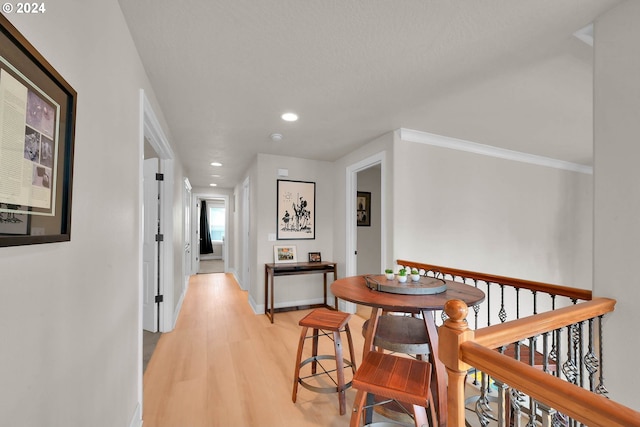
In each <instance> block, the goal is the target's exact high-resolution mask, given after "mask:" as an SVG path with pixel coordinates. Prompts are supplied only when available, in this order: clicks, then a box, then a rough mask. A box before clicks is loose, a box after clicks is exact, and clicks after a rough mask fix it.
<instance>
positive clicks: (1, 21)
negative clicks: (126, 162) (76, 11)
mask: <svg viewBox="0 0 640 427" xmlns="http://www.w3.org/2000/svg"><path fill="white" fill-rule="evenodd" d="M5 39H6V40H5ZM0 41H1V42H2V43H0V57H2V58H3V61H0V68H2V69H3V70H5V71H6V72H7V73H8V74H13V73H14V71H13V70H11V68H10V67H15V64H18V63H19V64H20V65H21V67H22V68H21V69H17V68H16V70H17V71H18V72H19V73H20V74H21V75H22V76H24V78H25V79H26V82H27V83H29V86H27V88H28V89H33V88H34V87H35V88H36V89H40V88H41V87H42V86H45V89H43V90H44V91H45V92H44V93H45V94H46V95H47V96H50V97H51V99H54V100H55V102H56V103H58V105H59V111H58V114H59V116H58V120H59V122H56V123H57V124H58V126H57V127H55V129H54V133H55V135H53V136H54V137H56V136H57V140H56V143H57V146H56V147H55V151H56V153H55V154H56V155H57V163H56V164H55V167H54V168H53V169H52V170H51V175H52V177H53V178H52V179H54V180H55V181H54V182H55V186H54V188H53V190H52V192H51V194H50V198H51V202H50V203H51V204H50V206H53V205H55V210H53V208H51V210H52V211H53V212H52V214H50V215H48V221H47V222H46V226H44V225H43V226H42V227H39V229H40V230H39V232H42V234H39V235H32V234H30V233H29V234H27V235H4V234H0V247H4V246H19V245H31V244H40V243H55V242H65V241H69V240H71V193H72V186H73V154H74V145H75V120H76V108H77V96H78V95H77V92H76V91H75V89H73V87H72V86H71V85H70V84H69V83H68V82H67V81H66V80H65V79H64V78H63V77H62V76H61V75H60V74H59V73H58V72H57V71H56V70H55V68H53V66H52V65H51V64H50V63H49V62H48V61H47V60H46V59H45V58H44V57H43V56H42V55H41V54H40V53H39V52H38V50H37V49H36V48H35V47H34V46H33V45H31V43H29V41H28V40H27V39H26V38H25V37H24V36H23V35H22V34H21V33H20V32H19V31H18V30H17V29H16V28H15V27H14V26H13V25H12V24H11V23H10V22H9V20H8V19H7V18H6V17H5V16H4V15H2V14H0ZM7 42H8V43H7ZM16 58H19V60H17V59H16ZM34 81H35V83H33V82H34ZM43 82H44V84H43ZM21 83H23V84H24V82H21ZM25 86H26V84H25ZM50 88H54V92H55V93H51V92H50ZM59 101H60V102H59ZM43 138H44V134H43ZM0 202H2V200H0ZM27 214H28V215H29V225H28V228H29V230H28V231H29V232H31V231H33V230H31V227H32V226H34V224H35V223H36V221H33V220H34V219H35V218H36V217H37V216H38V215H37V214H38V212H37V209H34V210H31V209H29V212H27ZM51 219H52V220H51ZM52 223H53V224H54V225H51V224H52Z"/></svg>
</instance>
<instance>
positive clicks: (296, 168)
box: [249, 154, 334, 313]
mask: <svg viewBox="0 0 640 427" xmlns="http://www.w3.org/2000/svg"><path fill="white" fill-rule="evenodd" d="M278 169H287V170H288V171H289V176H287V177H279V176H278ZM331 170H332V164H331V163H329V162H323V161H315V160H305V159H298V158H293V157H285V156H274V155H268V154H259V155H258V156H257V161H256V163H255V168H254V169H253V171H252V172H250V175H251V186H252V189H251V192H252V193H251V194H252V196H253V197H252V200H251V203H252V208H251V211H252V213H253V217H252V219H251V224H252V233H251V234H252V242H255V254H256V255H255V259H253V260H252V261H251V262H252V264H251V265H252V268H254V269H255V270H254V271H253V272H252V274H251V285H250V287H249V294H250V295H249V300H250V302H251V304H252V306H253V308H254V310H255V311H256V312H258V313H263V312H264V264H265V263H272V262H273V246H274V245H285V244H286V245H288V244H292V245H296V247H297V255H298V261H306V260H307V259H308V253H309V252H320V253H321V254H322V259H323V260H327V261H333V260H334V259H333V258H334V256H333V246H332V243H333V234H334V233H333V232H334V226H333V222H332V219H333V211H334V206H333V204H332V200H333V192H334V180H333V175H332V173H331V172H330V171H331ZM278 179H288V180H293V181H311V182H315V183H316V201H315V206H316V212H315V239H313V240H277V241H269V240H268V237H269V234H276V227H277V215H276V209H277V201H276V199H277V197H276V191H277V180H278ZM254 224H255V228H253V225H254ZM253 230H255V233H253ZM274 294H275V306H276V307H282V306H289V305H301V304H311V303H319V302H322V301H323V290H322V275H321V274H317V275H316V274H310V275H298V276H283V277H278V278H277V279H276V282H275V292H274ZM329 302H331V301H329Z"/></svg>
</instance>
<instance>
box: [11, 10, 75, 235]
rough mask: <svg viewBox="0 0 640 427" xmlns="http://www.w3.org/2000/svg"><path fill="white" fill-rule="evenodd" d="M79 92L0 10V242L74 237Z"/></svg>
mask: <svg viewBox="0 0 640 427" xmlns="http://www.w3.org/2000/svg"><path fill="white" fill-rule="evenodd" d="M76 98H77V93H76V91H75V90H74V89H73V88H72V87H71V85H69V83H67V82H66V81H65V80H64V78H63V77H62V76H61V75H60V74H58V72H57V71H56V70H55V69H54V68H53V67H52V66H51V64H49V63H48V62H47V60H46V59H45V58H44V57H43V56H42V55H41V54H40V53H39V52H38V51H37V50H36V49H35V48H34V47H33V46H32V45H31V44H30V43H29V42H28V41H27V40H26V38H25V37H24V36H23V35H22V34H20V32H19V31H18V30H17V29H16V28H15V27H14V26H13V25H12V24H11V23H10V22H9V21H8V20H7V19H6V18H5V17H4V16H3V15H0V117H2V127H3V131H2V132H1V133H0V158H2V167H1V168H0V246H17V245H30V244H36V243H51V242H62V241H68V240H70V239H71V190H72V187H73V185H72V177H73V147H74V134H75V117H76Z"/></svg>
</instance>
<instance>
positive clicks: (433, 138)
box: [399, 128, 593, 175]
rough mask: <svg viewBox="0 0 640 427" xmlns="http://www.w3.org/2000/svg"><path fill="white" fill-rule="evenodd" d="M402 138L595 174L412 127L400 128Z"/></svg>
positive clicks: (584, 167)
mask: <svg viewBox="0 0 640 427" xmlns="http://www.w3.org/2000/svg"><path fill="white" fill-rule="evenodd" d="M399 134H400V139H401V140H403V141H410V142H418V143H420V144H427V145H433V146H436V147H444V148H450V149H452V150H458V151H466V152H469V153H474V154H480V155H483V156H489V157H497V158H499V159H505V160H513V161H516V162H522V163H529V164H532V165H538V166H546V167H550V168H554V169H562V170H567V171H571V172H578V173H584V174H588V175H593V167H592V166H587V165H581V164H579V163H572V162H567V161H564V160H558V159H552V158H550V157H544V156H537V155H535V154H528V153H523V152H520V151H514V150H507V149H505V148H498V147H494V146H491V145H485V144H478V143H476V142H470V141H465V140H462V139H456V138H451V137H448V136H442V135H436V134H433V133H428V132H421V131H417V130H412V129H405V128H400V129H399Z"/></svg>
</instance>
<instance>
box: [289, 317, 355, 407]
mask: <svg viewBox="0 0 640 427" xmlns="http://www.w3.org/2000/svg"><path fill="white" fill-rule="evenodd" d="M350 318H351V315H350V314H348V313H343V312H341V311H336V310H328V309H326V308H319V309H316V310H313V311H312V312H311V313H309V314H307V315H306V316H305V317H303V318H302V319H301V320H300V322H299V323H298V324H299V325H300V326H302V331H301V332H300V341H299V343H298V355H297V357H296V369H295V373H294V374H293V395H292V400H293V402H294V403H295V401H296V397H297V394H298V384H300V385H302V386H303V387H304V388H306V389H308V390H311V391H314V392H317V393H338V401H339V404H340V415H344V414H345V412H346V403H345V402H346V393H345V391H346V389H347V388H349V387H351V383H352V382H351V381H349V382H347V383H345V380H344V368H345V367H350V368H351V369H352V371H353V373H354V374H355V372H356V363H355V353H354V351H353V340H352V339H351V330H350V329H349V323H348V322H349V319H350ZM309 328H313V334H312V335H309V336H307V332H308V330H309ZM329 332H330V333H329ZM341 332H344V333H346V335H347V342H348V344H349V354H350V359H349V360H347V359H345V358H344V356H343V351H342V338H341ZM320 336H327V337H329V338H331V339H332V340H333V345H334V349H335V355H318V338H319V337H320ZM307 338H312V339H313V346H312V350H311V357H310V358H308V359H306V360H304V361H301V360H302V350H303V348H304V342H305V341H306V340H307ZM325 359H331V360H334V361H335V369H326V368H325V367H324V366H322V364H321V363H320V362H319V361H320V360H325ZM308 363H311V375H309V376H307V377H300V368H302V367H303V366H304V365H307V364H308ZM318 365H320V368H321V369H322V372H317V366H318ZM334 372H335V375H331V374H332V373H334ZM319 375H326V376H328V377H329V378H330V379H331V381H332V382H333V383H334V384H335V386H330V387H320V386H315V385H312V384H310V383H309V382H308V381H307V380H309V379H311V378H313V377H316V376H319ZM334 377H335V378H334Z"/></svg>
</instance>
